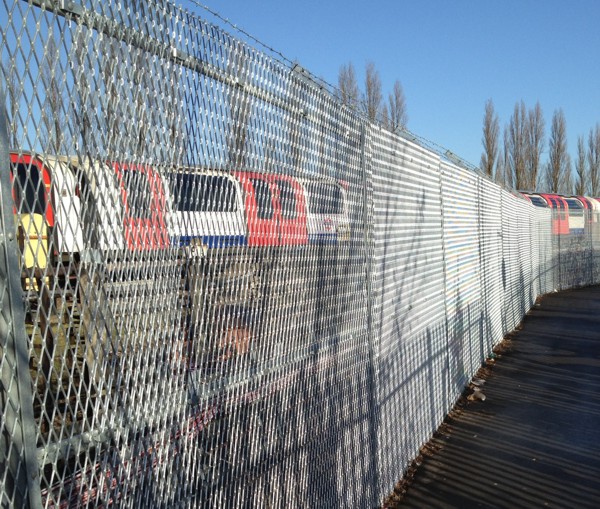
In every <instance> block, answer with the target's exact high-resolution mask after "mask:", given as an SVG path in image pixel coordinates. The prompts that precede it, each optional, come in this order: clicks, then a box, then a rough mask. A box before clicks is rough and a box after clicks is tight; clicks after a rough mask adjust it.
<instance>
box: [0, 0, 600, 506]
mask: <svg viewBox="0 0 600 509" xmlns="http://www.w3.org/2000/svg"><path fill="white" fill-rule="evenodd" d="M0 19H3V20H6V23H5V24H4V25H3V27H2V31H1V33H0V35H1V40H0V52H1V69H2V90H3V91H4V93H5V94H6V99H5V100H3V101H2V105H3V111H1V112H0V119H1V120H2V123H1V124H0V127H1V129H0V131H1V140H2V141H1V144H0V149H1V150H0V175H1V178H0V184H1V193H0V198H1V199H2V232H1V237H0V240H1V249H0V274H1V275H2V277H1V278H0V304H1V310H2V311H1V314H0V327H1V331H2V334H1V336H0V352H1V354H2V357H1V360H0V362H1V364H0V367H1V376H2V379H1V384H2V385H1V387H0V389H1V390H0V397H1V398H2V399H1V402H2V404H1V407H0V419H1V421H0V431H1V432H2V445H1V446H0V460H1V464H2V470H1V472H0V491H1V492H2V497H3V498H2V506H6V507H8V506H23V505H30V506H32V507H79V506H90V507H96V506H110V505H115V506H123V507H157V506H161V507H162V506H175V505H177V506H189V507H197V506H203V507H221V506H228V507H237V506H271V507H293V506H295V507H306V506H313V507H314V506H325V507H336V506H341V507H369V506H373V505H375V504H377V503H379V502H381V501H382V500H383V498H385V496H386V495H387V493H388V492H389V491H390V490H391V488H392V487H393V484H394V483H395V481H396V480H398V479H399V478H400V477H401V475H402V473H403V469H404V468H405V467H406V466H408V464H409V463H410V460H411V458H413V457H414V456H415V455H416V454H417V452H418V449H419V447H420V446H421V444H422V443H423V442H425V441H426V440H427V439H428V437H429V436H430V435H431V433H432V431H433V430H434V429H435V428H436V427H437V426H438V425H439V423H440V422H441V420H442V419H443V416H444V415H445V414H446V412H447V411H448V410H449V409H450V408H451V406H452V404H453V403H454V401H456V399H457V397H458V396H459V395H460V393H461V391H462V389H463V387H464V384H465V383H466V381H467V380H468V379H469V378H470V377H471V376H472V375H473V374H474V372H475V371H476V370H477V368H478V367H479V366H480V364H481V362H482V360H483V359H484V358H485V356H486V355H487V354H488V353H489V352H490V350H491V348H492V346H493V345H494V344H495V343H497V342H498V341H499V340H501V339H502V335H503V333H505V332H507V331H509V330H511V329H512V328H514V327H515V326H516V325H517V324H518V322H519V321H520V320H521V318H522V316H523V315H524V313H525V312H526V311H527V309H529V307H530V305H531V304H532V302H533V300H534V299H535V297H536V296H537V295H538V294H540V293H545V292H548V291H552V290H554V289H561V288H568V287H572V286H578V285H582V284H590V283H595V282H598V280H599V279H600V276H599V272H598V271H599V269H598V266H599V264H598V263H597V252H598V250H597V242H598V240H597V239H598V235H597V234H598V232H597V228H596V225H597V224H598V223H597V221H595V220H596V219H597V217H596V216H594V215H592V214H591V213H585V214H584V220H585V221H587V222H586V223H585V226H584V227H582V228H581V229H577V230H578V231H577V233H575V232H573V233H571V232H568V233H567V234H560V235H559V234H558V233H557V232H556V231H555V229H554V225H555V223H556V222H557V220H558V218H557V217H556V216H552V214H551V213H550V211H548V210H538V209H535V208H534V207H532V206H531V204H528V203H526V202H525V201H524V200H523V199H521V198H518V197H516V196H513V195H512V194H510V193H509V192H507V191H506V190H502V189H500V188H498V187H497V186H496V185H494V184H493V183H491V182H489V181H487V180H485V179H484V178H482V177H481V176H479V175H476V174H475V173H472V172H470V171H467V170H465V169H462V168H460V167H458V166H456V165H454V164H451V163H449V162H447V161H445V160H443V159H441V158H440V157H439V156H438V155H436V154H434V153H432V152H431V151H429V150H427V149H425V148H423V147H420V146H418V145H417V144H415V143H413V142H411V141H407V140H406V139H403V138H401V137H399V136H397V135H394V134H391V133H388V132H386V131H383V130H381V129H380V128H379V127H377V126H374V125H372V124H370V123H369V122H367V121H366V120H365V119H363V118H362V117H361V116H360V115H358V114H357V113H356V112H354V111H352V110H351V109H348V108H346V107H345V106H343V105H341V104H340V103H338V102H337V101H336V100H335V99H334V98H333V97H332V95H331V94H330V93H329V92H328V91H327V90H325V89H323V88H322V87H321V86H320V85H319V84H318V83H316V82H315V81H313V80H312V79H311V78H310V76H309V75H308V74H307V73H305V72H304V71H303V70H302V69H301V68H300V67H298V66H294V67H293V68H290V67H288V66H286V65H284V64H282V63H281V62H279V61H277V60H274V59H273V58H271V57H270V56H269V55H266V54H263V53H261V52H259V51H257V50H256V49H254V48H252V47H250V46H248V45H246V44H245V43H243V42H241V41H240V40H237V39H236V38H234V37H232V36H231V35H229V34H227V33H225V32H224V31H222V30H221V29H219V28H216V27H214V26H212V25H210V24H208V23H206V22H205V21H203V20H201V19H199V18H198V17H195V16H193V15H191V14H189V13H188V12H186V11H185V10H183V9H181V8H179V7H177V6H176V5H174V4H172V3H170V2H167V1H160V2H112V1H110V2H99V1H96V0H88V1H84V2H80V3H78V2H64V1H49V0H46V1H30V2H25V1H14V2H13V1H8V0H0ZM4 106H5V109H4ZM579 230H581V231H579Z"/></svg>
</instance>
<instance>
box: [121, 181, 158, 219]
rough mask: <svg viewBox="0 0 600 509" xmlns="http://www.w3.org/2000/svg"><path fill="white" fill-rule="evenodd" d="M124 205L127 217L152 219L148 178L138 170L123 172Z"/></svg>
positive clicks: (150, 191)
mask: <svg viewBox="0 0 600 509" xmlns="http://www.w3.org/2000/svg"><path fill="white" fill-rule="evenodd" d="M123 185H124V187H125V196H126V200H127V202H126V204H127V210H128V215H129V217H135V218H138V219H150V218H151V217H152V190H151V188H150V182H149V181H148V176H147V175H146V174H145V173H143V172H141V171H138V170H131V169H125V170H123Z"/></svg>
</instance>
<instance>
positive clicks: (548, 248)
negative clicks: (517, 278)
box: [529, 207, 558, 295]
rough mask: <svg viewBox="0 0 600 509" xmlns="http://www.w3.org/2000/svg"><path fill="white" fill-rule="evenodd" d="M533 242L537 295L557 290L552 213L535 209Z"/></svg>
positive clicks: (532, 232)
mask: <svg viewBox="0 0 600 509" xmlns="http://www.w3.org/2000/svg"><path fill="white" fill-rule="evenodd" d="M529 213H530V214H532V226H531V242H532V263H533V265H532V278H533V284H532V287H533V290H534V294H535V295H543V294H545V293H549V292H551V291H553V290H554V289H555V288H556V283H557V281H556V274H557V270H556V266H557V263H558V258H557V253H556V252H555V249H556V246H555V239H554V236H553V235H552V211H551V210H550V209H540V208H537V207H533V208H532V210H531V211H530V212H529Z"/></svg>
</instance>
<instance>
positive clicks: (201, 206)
mask: <svg viewBox="0 0 600 509" xmlns="http://www.w3.org/2000/svg"><path fill="white" fill-rule="evenodd" d="M170 183H171V189H172V192H173V194H174V198H175V207H176V209H177V210H178V211H179V212H235V211H236V210H237V202H236V199H235V187H234V185H233V182H232V181H231V180H230V179H228V178H227V177H223V176H218V175H194V174H191V173H176V174H173V175H171V177H170Z"/></svg>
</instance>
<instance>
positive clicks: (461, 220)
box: [441, 163, 485, 400]
mask: <svg viewBox="0 0 600 509" xmlns="http://www.w3.org/2000/svg"><path fill="white" fill-rule="evenodd" d="M441 172H442V205H443V216H444V255H445V277H446V309H447V320H448V343H449V356H450V359H449V369H450V388H449V390H450V392H451V394H450V397H451V398H452V400H454V399H456V398H457V397H458V396H459V395H460V393H461V392H462V390H463V388H464V386H465V384H466V382H467V380H468V379H469V378H470V377H471V375H472V374H473V373H474V372H475V371H476V369H477V367H478V366H479V365H480V362H481V358H482V357H483V356H484V355H485V352H484V351H482V345H481V341H480V338H481V336H482V325H483V324H482V322H481V312H482V299H483V294H482V289H481V267H480V263H479V260H480V242H481V239H480V234H481V232H480V218H479V214H480V212H479V209H478V206H479V199H478V179H479V178H480V177H478V176H477V175H475V174H474V173H473V172H471V171H469V170H466V169H463V168H459V167H457V166H453V165H450V164H448V163H442V166H441Z"/></svg>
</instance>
